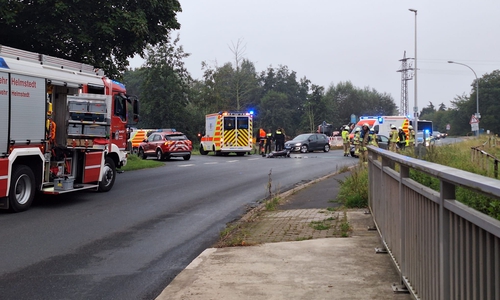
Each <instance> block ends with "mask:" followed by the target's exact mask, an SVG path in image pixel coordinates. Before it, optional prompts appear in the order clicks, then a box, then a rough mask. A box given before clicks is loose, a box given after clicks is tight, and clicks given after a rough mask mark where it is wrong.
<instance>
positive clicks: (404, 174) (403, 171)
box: [399, 165, 410, 283]
mask: <svg viewBox="0 0 500 300" xmlns="http://www.w3.org/2000/svg"><path fill="white" fill-rule="evenodd" d="M399 167H400V172H399V199H400V200H399V201H400V206H399V207H400V211H399V226H400V232H401V233H400V235H401V242H400V244H399V246H400V251H401V261H400V263H401V282H403V283H404V282H405V280H403V277H404V276H405V275H407V274H406V270H407V269H406V268H407V261H406V259H405V257H406V252H405V251H406V246H405V244H406V243H405V240H406V234H405V233H406V227H405V222H406V221H407V220H408V218H407V216H406V202H407V199H406V197H405V191H404V185H403V181H404V179H406V178H409V177H410V168H409V167H407V166H405V165H400V166H399Z"/></svg>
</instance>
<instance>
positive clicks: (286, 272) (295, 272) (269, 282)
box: [157, 174, 411, 300]
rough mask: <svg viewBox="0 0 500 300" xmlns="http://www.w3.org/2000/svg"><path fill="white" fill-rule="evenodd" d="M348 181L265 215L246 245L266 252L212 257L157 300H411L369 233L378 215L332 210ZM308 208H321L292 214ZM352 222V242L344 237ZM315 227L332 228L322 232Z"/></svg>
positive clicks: (298, 196) (294, 198)
mask: <svg viewBox="0 0 500 300" xmlns="http://www.w3.org/2000/svg"><path fill="white" fill-rule="evenodd" d="M344 177H345V174H338V175H335V176H332V177H329V178H326V179H325V180H322V181H320V182H318V183H314V184H311V185H310V186H308V187H307V188H305V189H302V190H300V191H299V192H294V193H292V194H291V195H289V198H290V199H291V200H290V201H291V203H286V204H284V205H282V206H281V207H282V208H288V209H286V210H283V209H281V208H280V209H278V210H276V211H271V212H267V211H266V212H263V213H261V214H259V215H258V216H256V217H255V218H253V220H252V226H253V227H251V230H250V231H251V233H250V234H249V237H248V240H247V242H248V244H254V243H263V244H258V245H256V246H242V247H228V248H209V249H206V250H205V251H204V252H203V253H202V254H200V255H199V256H198V257H197V258H196V259H195V260H193V261H192V262H191V264H190V265H189V266H188V267H186V269H185V270H183V271H182V272H181V273H180V274H179V275H178V276H177V277H176V278H175V279H174V280H173V281H172V282H171V283H170V284H169V285H168V286H167V287H166V288H165V290H164V291H163V292H162V293H161V294H160V295H159V296H158V297H157V299H161V300H163V299H184V300H187V299H214V300H215V299H228V300H229V299H266V300H267V299H411V297H410V295H408V294H395V293H394V292H393V290H392V287H391V286H392V284H393V283H398V282H399V280H398V275H397V273H396V271H395V269H394V266H393V265H392V262H391V260H390V257H389V256H388V255H387V254H376V253H375V248H376V247H380V246H381V242H380V239H379V236H378V233H377V231H368V230H367V228H368V227H369V226H373V221H372V219H371V215H369V214H365V210H364V209H362V210H349V211H347V213H344V212H343V211H334V210H333V211H332V210H327V209H326V207H331V206H333V204H332V203H328V200H331V199H335V197H336V194H335V193H338V180H341V179H342V178H344ZM335 183H337V185H335ZM325 189H327V190H329V189H331V190H332V193H330V192H328V194H325ZM304 203H308V204H307V206H308V207H314V206H315V204H314V203H316V206H321V208H306V209H304V208H298V209H294V208H293V207H294V206H296V207H297V206H298V207H301V206H303V205H304ZM346 219H347V221H348V222H349V225H350V228H351V231H350V232H349V236H350V237H347V238H341V237H338V236H340V235H341V234H340V233H341V232H339V228H340V227H339V226H338V225H339V224H341V223H343V222H344V223H345V221H346ZM313 222H316V223H321V224H324V223H325V222H326V223H328V222H330V223H329V224H331V225H332V226H331V228H329V229H325V230H316V229H314V228H312V226H311V224H315V223H313Z"/></svg>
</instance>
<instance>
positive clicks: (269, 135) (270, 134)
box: [265, 129, 274, 154]
mask: <svg viewBox="0 0 500 300" xmlns="http://www.w3.org/2000/svg"><path fill="white" fill-rule="evenodd" d="M273 139H274V137H273V132H272V131H271V129H269V130H268V131H267V133H266V151H265V152H266V153H265V154H268V153H271V152H272V149H271V148H272V144H273Z"/></svg>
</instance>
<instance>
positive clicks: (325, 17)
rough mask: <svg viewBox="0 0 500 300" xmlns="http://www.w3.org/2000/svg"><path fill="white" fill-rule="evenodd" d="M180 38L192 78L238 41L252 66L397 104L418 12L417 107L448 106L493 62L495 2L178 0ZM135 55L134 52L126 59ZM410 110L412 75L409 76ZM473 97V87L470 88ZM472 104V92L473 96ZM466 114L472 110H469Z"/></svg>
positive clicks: (497, 46)
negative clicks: (344, 85)
mask: <svg viewBox="0 0 500 300" xmlns="http://www.w3.org/2000/svg"><path fill="white" fill-rule="evenodd" d="M180 3H181V6H182V12H181V13H179V14H178V21H179V22H180V24H181V29H180V30H179V31H176V32H174V36H175V35H176V33H177V32H178V33H179V34H180V44H181V45H183V47H184V51H185V52H187V53H191V56H190V57H189V58H187V59H185V63H186V66H187V69H188V71H189V72H190V73H191V75H192V76H193V78H195V79H201V77H202V70H201V62H202V61H205V62H207V63H209V64H210V65H212V66H214V65H218V66H222V65H223V64H224V63H226V62H233V61H234V55H233V53H232V52H231V50H230V49H229V47H230V46H231V45H232V44H233V43H234V44H236V43H237V42H238V40H239V39H240V40H241V41H242V43H243V45H244V46H245V47H246V48H245V55H244V56H245V58H247V59H249V60H250V61H252V62H254V63H255V67H256V69H257V71H258V72H259V73H260V71H263V70H265V69H267V67H269V66H272V67H278V66H279V65H286V66H288V68H289V69H290V70H293V71H295V72H297V75H298V77H299V78H301V77H304V76H305V77H307V78H308V79H309V80H311V82H312V83H313V84H317V85H322V86H324V87H325V88H328V86H329V85H331V84H337V83H339V82H344V81H351V82H352V83H353V85H354V86H356V87H359V88H363V87H367V86H368V87H370V88H374V89H376V90H377V91H378V92H381V93H388V94H390V95H392V97H393V99H394V101H395V103H396V105H397V106H398V107H399V106H400V103H401V73H398V72H396V71H397V70H399V69H400V67H401V62H400V61H399V60H400V59H402V58H403V54H404V51H406V56H407V57H411V58H413V57H415V14H414V13H413V12H410V11H409V10H408V9H410V8H412V9H416V10H418V13H417V14H418V15H417V67H418V72H417V86H418V88H417V92H418V93H417V103H418V108H419V110H421V109H422V108H424V107H426V106H428V104H429V101H431V102H432V103H433V104H434V105H435V106H436V107H437V106H438V105H439V104H440V103H444V104H445V105H446V106H450V100H453V98H455V97H456V96H457V95H462V94H464V93H465V94H467V95H469V94H470V92H471V84H472V81H473V80H474V79H475V77H474V73H473V72H472V71H471V70H470V69H468V68H467V67H465V66H461V65H457V64H449V63H447V61H448V60H452V61H457V62H461V63H464V64H467V65H469V66H470V67H471V68H472V69H474V71H475V72H476V74H477V76H478V77H481V76H482V75H484V74H485V73H490V72H492V71H493V70H496V69H500V1H499V0H469V1H464V0H420V1H409V0H392V1H389V0H376V1H375V0H349V1H340V0H309V1H304V0H301V1H299V0H209V1H207V0H206V1H201V0H180ZM141 63H142V61H141V60H140V59H133V60H132V61H131V67H139V66H140V64H141ZM408 91H409V94H408V100H409V105H408V110H409V112H410V113H412V112H413V107H414V105H415V102H414V99H415V98H414V81H413V80H411V81H408ZM479 96H481V91H479ZM479 111H480V112H481V99H479ZM471 113H473V112H471Z"/></svg>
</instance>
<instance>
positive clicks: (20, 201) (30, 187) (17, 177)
mask: <svg viewBox="0 0 500 300" xmlns="http://www.w3.org/2000/svg"><path fill="white" fill-rule="evenodd" d="M34 198H35V175H33V171H32V170H31V169H30V168H29V167H27V166H25V165H18V166H15V167H14V172H13V173H12V180H11V182H10V194H9V202H10V203H9V204H10V210H11V211H13V212H21V211H25V210H27V209H28V208H29V207H30V206H31V203H32V202H33V199H34Z"/></svg>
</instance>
